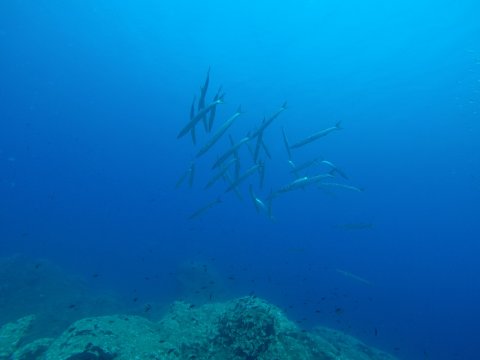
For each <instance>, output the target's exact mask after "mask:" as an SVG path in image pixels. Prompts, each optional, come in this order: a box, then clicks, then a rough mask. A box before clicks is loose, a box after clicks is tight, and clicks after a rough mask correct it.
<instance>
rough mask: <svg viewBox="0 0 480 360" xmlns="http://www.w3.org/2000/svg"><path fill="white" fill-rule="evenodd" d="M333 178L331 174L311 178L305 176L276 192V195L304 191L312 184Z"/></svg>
mask: <svg viewBox="0 0 480 360" xmlns="http://www.w3.org/2000/svg"><path fill="white" fill-rule="evenodd" d="M332 177H333V175H331V174H320V175H316V176H311V177H308V176H303V177H301V178H298V179H296V180H294V181H292V182H291V183H290V184H288V185H286V186H284V187H282V188H280V189H279V190H277V191H276V194H281V193H285V192H289V191H293V190H297V189H304V188H305V187H306V186H308V185H310V184H314V183H317V182H320V181H322V180H325V179H329V178H332Z"/></svg>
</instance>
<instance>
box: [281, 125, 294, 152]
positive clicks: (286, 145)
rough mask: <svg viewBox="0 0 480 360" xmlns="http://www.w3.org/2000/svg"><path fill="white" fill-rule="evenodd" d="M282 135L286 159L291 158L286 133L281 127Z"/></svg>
mask: <svg viewBox="0 0 480 360" xmlns="http://www.w3.org/2000/svg"><path fill="white" fill-rule="evenodd" d="M282 135H283V144H284V145H285V149H286V150H287V154H288V160H291V159H292V152H291V151H290V144H289V142H288V138H287V133H286V132H285V128H284V127H282Z"/></svg>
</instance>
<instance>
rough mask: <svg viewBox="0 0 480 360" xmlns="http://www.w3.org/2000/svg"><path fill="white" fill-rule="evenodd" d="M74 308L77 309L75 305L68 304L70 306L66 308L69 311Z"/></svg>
mask: <svg viewBox="0 0 480 360" xmlns="http://www.w3.org/2000/svg"><path fill="white" fill-rule="evenodd" d="M76 307H77V305H76V304H70V305H68V308H69V309H75V308H76Z"/></svg>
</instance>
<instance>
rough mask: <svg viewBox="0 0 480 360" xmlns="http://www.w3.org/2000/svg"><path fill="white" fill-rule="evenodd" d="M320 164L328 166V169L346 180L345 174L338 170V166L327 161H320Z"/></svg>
mask: <svg viewBox="0 0 480 360" xmlns="http://www.w3.org/2000/svg"><path fill="white" fill-rule="evenodd" d="M321 163H322V164H325V165H327V166H330V168H331V169H332V170H333V171H334V172H336V173H338V174H339V175H340V176H341V177H343V178H344V179H346V180H348V176H347V174H345V172H344V171H343V170H342V169H340V168H339V167H338V166H336V165H334V164H332V163H331V162H330V161H328V160H322V161H321Z"/></svg>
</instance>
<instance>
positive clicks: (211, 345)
mask: <svg viewBox="0 0 480 360" xmlns="http://www.w3.org/2000/svg"><path fill="white" fill-rule="evenodd" d="M127 359H139V360H140V359H149V360H160V359H162V360H163V359H165V360H168V359H180V360H183V359H184V360H193V359H195V360H207V359H208V360H225V359H229V360H279V359H282V360H298V359H302V360H319V359H321V360H338V359H355V360H394V358H393V357H391V356H390V355H388V354H385V353H382V352H380V351H378V350H375V349H373V348H370V347H368V346H366V345H365V344H363V343H362V342H360V341H358V340H357V339H354V338H352V337H350V336H348V335H345V334H343V333H341V332H338V331H334V330H329V329H324V328H318V329H317V330H316V331H314V332H311V333H309V332H306V331H305V330H302V329H300V328H298V326H297V325H295V324H294V323H293V322H291V321H290V320H288V319H287V317H286V316H285V315H284V313H283V312H282V311H281V310H280V309H279V308H277V307H275V306H273V305H271V304H269V303H267V302H266V301H264V300H261V299H258V298H256V297H253V296H249V297H243V298H240V299H236V300H232V301H228V302H225V303H214V304H205V305H202V306H196V305H194V304H188V303H185V302H181V301H177V302H175V303H173V304H172V306H171V307H170V310H169V311H168V312H167V314H166V315H165V316H164V317H163V318H162V320H160V321H159V322H158V323H155V322H152V321H149V320H147V319H145V318H142V317H138V316H120V315H117V316H103V317H97V318H87V319H83V320H79V321H77V322H75V323H74V324H73V325H71V326H70V327H69V328H68V329H67V330H66V331H65V332H64V333H63V334H62V335H61V336H60V337H59V338H57V339H56V340H55V341H54V342H53V344H52V345H51V346H50V347H49V348H48V350H47V352H46V355H45V357H44V358H42V360H127ZM22 360H28V359H27V358H25V359H22Z"/></svg>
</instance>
